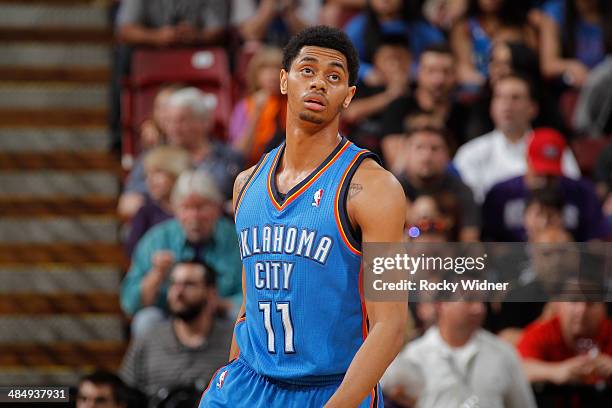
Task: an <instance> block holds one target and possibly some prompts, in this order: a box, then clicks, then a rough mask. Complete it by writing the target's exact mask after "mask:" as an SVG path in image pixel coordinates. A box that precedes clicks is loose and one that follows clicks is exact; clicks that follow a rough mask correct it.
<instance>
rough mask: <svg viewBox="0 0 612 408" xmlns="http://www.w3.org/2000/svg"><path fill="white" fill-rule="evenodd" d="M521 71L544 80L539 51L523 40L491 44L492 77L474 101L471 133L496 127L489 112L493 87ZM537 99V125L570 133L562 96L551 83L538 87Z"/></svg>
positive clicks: (536, 81)
mask: <svg viewBox="0 0 612 408" xmlns="http://www.w3.org/2000/svg"><path fill="white" fill-rule="evenodd" d="M511 74H517V75H520V76H523V77H524V78H525V79H528V80H529V81H530V83H531V84H540V83H542V78H541V74H540V63H539V61H538V54H537V53H536V51H534V50H533V49H531V48H529V47H528V46H527V45H526V44H525V43H523V42H514V41H496V42H494V43H493V47H492V48H491V60H490V62H489V79H488V81H487V86H485V87H483V88H482V89H481V91H480V93H479V94H478V96H477V97H476V99H475V101H474V102H473V103H471V105H470V116H469V119H468V124H467V125H466V127H467V131H466V133H467V134H468V135H482V134H484V133H488V132H490V131H492V130H493V129H494V127H495V126H494V124H493V121H492V120H491V117H490V114H489V107H490V106H491V98H492V89H493V87H494V86H495V84H496V83H497V81H499V80H500V79H501V78H504V77H506V76H508V75H511ZM533 90H534V99H536V100H537V102H538V112H537V115H536V117H535V118H534V120H533V123H534V125H535V126H538V127H540V126H546V127H553V128H555V129H558V130H559V131H561V132H562V133H564V134H568V133H567V132H568V130H567V129H566V127H565V122H564V120H563V118H562V117H561V114H560V112H559V108H558V105H559V103H558V100H556V99H555V98H553V96H552V94H551V92H550V90H549V89H548V87H542V86H539V87H535V89H533Z"/></svg>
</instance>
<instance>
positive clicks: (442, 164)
mask: <svg viewBox="0 0 612 408" xmlns="http://www.w3.org/2000/svg"><path fill="white" fill-rule="evenodd" d="M405 143H406V150H407V151H406V155H407V157H408V160H406V172H407V173H408V175H410V176H412V177H417V178H419V179H421V180H424V181H426V180H430V179H433V178H436V177H438V176H440V175H442V174H443V173H444V171H445V169H446V166H447V165H448V161H449V157H448V149H447V148H446V144H445V143H444V140H443V139H442V136H440V135H438V134H436V133H432V132H428V131H422V132H417V133H414V134H412V135H411V136H410V138H409V139H408V140H406V142H405Z"/></svg>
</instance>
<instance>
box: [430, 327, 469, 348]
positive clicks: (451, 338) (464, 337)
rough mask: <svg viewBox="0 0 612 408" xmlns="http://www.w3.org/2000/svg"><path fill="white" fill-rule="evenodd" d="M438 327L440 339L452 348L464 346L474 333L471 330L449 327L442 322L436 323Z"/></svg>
mask: <svg viewBox="0 0 612 408" xmlns="http://www.w3.org/2000/svg"><path fill="white" fill-rule="evenodd" d="M438 329H439V330H440V337H442V340H444V342H445V343H446V344H448V345H449V346H450V347H452V348H457V347H463V346H465V345H466V344H467V342H468V341H470V338H472V335H473V334H474V332H473V331H472V330H466V329H456V328H454V327H453V328H451V327H450V326H447V325H444V324H440V325H438Z"/></svg>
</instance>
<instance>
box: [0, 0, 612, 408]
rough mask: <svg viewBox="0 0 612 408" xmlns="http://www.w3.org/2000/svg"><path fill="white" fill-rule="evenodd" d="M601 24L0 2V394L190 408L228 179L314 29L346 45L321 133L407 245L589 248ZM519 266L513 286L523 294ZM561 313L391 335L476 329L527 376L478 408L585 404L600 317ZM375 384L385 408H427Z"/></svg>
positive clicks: (400, 13) (593, 8)
mask: <svg viewBox="0 0 612 408" xmlns="http://www.w3.org/2000/svg"><path fill="white" fill-rule="evenodd" d="M610 6H611V5H610V2H609V1H605V0H301V1H299V0H231V1H230V0H228V1H217V0H121V1H119V0H115V1H113V0H0V350H1V353H0V386H4V385H67V386H71V387H72V390H73V394H74V395H75V397H76V396H77V395H78V398H75V400H74V401H78V403H79V404H81V405H80V406H82V407H85V406H102V405H91V404H95V402H94V400H95V399H96V398H98V400H100V399H102V400H105V401H106V400H108V402H109V404H114V405H104V406H126V405H127V406H147V405H149V406H193V405H194V404H196V403H197V401H198V399H199V396H200V395H201V392H202V391H203V390H204V388H205V387H206V385H207V384H208V382H209V380H210V378H211V376H212V375H213V372H214V371H215V370H216V368H217V367H219V366H220V365H221V364H222V363H223V361H224V359H225V358H226V356H227V352H228V349H229V340H230V339H231V330H232V327H233V324H234V321H235V318H236V312H237V310H238V307H239V305H240V302H241V298H240V297H241V290H240V273H241V263H240V257H239V253H238V248H237V239H236V236H235V232H234V231H233V227H232V213H233V208H232V205H231V196H232V186H233V180H234V178H235V176H236V175H237V174H238V173H239V172H240V171H242V170H244V169H246V168H248V167H250V166H252V165H253V164H255V163H257V161H258V159H259V157H260V156H261V155H262V154H263V153H265V152H267V151H269V150H270V149H272V148H273V147H275V146H277V145H278V144H279V143H280V142H281V141H282V140H283V137H284V126H285V115H286V106H285V102H286V101H285V100H284V98H283V96H282V95H280V92H279V79H278V73H279V70H280V68H281V66H282V47H283V46H284V45H285V44H286V43H287V41H288V39H289V38H290V37H291V35H293V34H295V33H297V32H299V31H300V30H302V29H303V28H305V27H308V26H312V25H317V24H326V25H331V26H335V27H338V28H341V29H343V30H344V31H345V32H346V33H347V35H348V37H349V38H350V39H351V40H352V41H353V43H354V44H355V46H356V48H357V51H358V53H359V59H360V70H359V78H358V83H357V87H358V90H357V95H356V98H355V99H354V101H353V103H352V104H351V106H350V107H349V108H348V109H347V110H346V111H344V112H343V116H342V129H341V132H342V134H343V135H345V136H346V137H347V138H348V139H349V140H351V141H353V142H354V143H356V144H358V145H359V146H362V147H365V148H368V149H371V150H372V151H374V152H376V153H377V154H378V155H379V156H380V157H381V159H382V161H383V162H384V164H385V167H386V168H387V169H389V170H390V171H392V172H393V173H394V174H395V175H396V176H397V177H398V179H399V180H400V182H401V183H402V186H403V187H404V190H405V192H406V196H407V199H408V201H409V209H408V212H407V214H406V240H414V241H420V242H447V241H461V242H478V241H499V242H508V241H511V242H527V243H551V242H554V243H557V244H559V243H570V242H587V241H601V242H607V241H608V240H609V238H610V229H609V220H610V219H611V217H612V193H611V192H612V144H611V143H610V141H611V140H612V139H611V136H612V87H611V86H610V84H612V58H611V54H610V53H611V52H612V29H611V28H612V18H611V14H610V13H611V12H612V11H611V9H612V7H610ZM537 261H540V264H539V265H542V258H537V257H535V258H534V259H531V258H530V259H527V260H526V264H525V266H520V268H519V270H518V271H517V273H519V272H520V276H521V277H522V280H520V281H521V282H523V286H527V287H528V289H529V288H530V289H529V290H531V289H533V287H532V286H529V285H533V282H538V273H537V268H536V270H535V272H534V268H533V262H537ZM546 262H548V261H544V264H546ZM537 265H538V264H536V267H537ZM545 269H546V268H545ZM549 269H550V268H549ZM553 273H554V272H553ZM606 284H608V285H609V284H610V282H607V283H606ZM519 286H520V285H519ZM517 290H523V289H522V288H521V287H517ZM578 303H580V302H578ZM583 303H584V302H583ZM580 304H581V305H582V303H580ZM583 306H584V307H582V308H580V307H577V308H574V309H571V310H569V308H567V307H565V308H564V307H558V305H556V304H555V303H554V302H551V303H548V304H544V303H543V304H537V305H536V304H535V303H534V304H522V306H521V307H519V308H503V307H501V306H500V305H499V304H498V305H494V304H487V305H483V309H482V310H481V309H480V308H479V307H475V308H472V309H470V310H471V312H470V310H467V309H465V310H463V312H461V313H464V314H465V313H472V312H473V314H475V315H477V316H476V317H475V319H472V320H471V321H470V322H471V323H470V322H463V323H461V321H460V320H461V319H459V318H458V317H457V318H453V317H452V316H453V314H452V313H453V312H452V310H450V309H447V308H446V307H438V306H435V305H430V306H420V305H419V306H414V307H411V311H412V324H411V328H410V332H409V333H407V334H406V339H407V340H413V339H419V338H421V336H422V335H423V334H424V333H426V332H427V331H428V330H429V329H431V328H432V327H438V326H437V324H438V323H439V324H440V325H442V324H447V325H448V324H449V323H448V322H449V321H450V322H453V321H455V322H456V323H457V324H456V325H455V326H453V325H452V324H451V325H450V326H445V327H451V328H449V329H448V330H451V331H452V330H460V331H461V330H463V332H465V330H467V331H468V332H469V333H470V336H471V335H472V334H474V333H476V332H477V331H478V332H479V333H480V330H483V331H484V329H486V332H487V333H494V334H495V335H496V337H495V338H496V339H498V340H499V341H504V342H506V343H507V344H509V345H510V347H511V350H512V351H511V353H510V354H511V355H513V356H514V354H512V353H515V354H516V355H517V356H520V358H521V359H522V362H523V363H525V361H526V360H536V361H540V362H544V363H545V364H548V365H547V366H546V367H548V369H549V370H548V371H546V370H544V374H541V373H542V372H539V373H540V374H541V375H540V376H538V375H534V374H533V371H532V370H533V369H534V368H533V366H531V367H527V366H526V367H524V369H523V370H522V371H520V374H519V375H520V376H521V378H522V379H523V380H524V381H530V382H531V383H532V385H533V390H535V399H533V400H532V399H531V398H533V395H532V394H531V392H532V388H531V387H530V388H529V389H528V391H525V392H526V395H527V397H525V398H526V400H523V401H527V402H526V403H525V402H522V403H517V402H514V403H512V402H508V401H507V400H505V401H506V402H505V403H504V404H503V405H500V406H529V405H530V404H531V403H532V401H536V400H537V403H538V404H539V406H554V407H565V406H568V407H569V406H571V407H578V406H583V407H587V406H589V407H594V406H606V404H608V403H610V402H611V400H610V399H609V398H610V378H611V377H610V375H611V374H612V359H611V358H610V355H611V354H612V323H611V322H610V320H609V318H608V311H607V310H606V309H609V307H607V305H606V304H603V303H601V302H590V303H589V302H586V303H585V305H583ZM481 312H482V316H481ZM461 313H460V314H461ZM485 315H486V316H488V317H486V318H485ZM455 316H459V314H456V315H455ZM564 316H566V317H564ZM567 316H570V317H571V318H570V317H567ZM572 316H573V317H572ZM438 319H441V320H440V321H438ZM453 319H454V320H453ZM572 319H574V320H572ZM593 321H595V322H596V324H594V325H589V324H587V323H588V322H593ZM474 322H476V323H477V324H475V325H474ZM560 322H561V323H560ZM563 322H574V323H573V324H574V326H571V324H570V323H567V324H566V323H563ZM462 324H463V326H462ZM540 324H543V325H545V326H544V328H542V327H540V326H539V325H540ZM465 325H467V329H466V326H465ZM534 325H535V328H534ZM453 327H454V328H453ZM527 327H529V328H531V329H530V330H532V331H533V330H536V329H537V330H545V331H546V330H547V331H551V332H553V333H557V334H558V336H557V337H555V339H556V340H555V341H556V343H555V341H552V340H551V341H552V343H547V342H546V341H548V340H550V338H551V337H543V336H538V335H537V334H533V333H530V332H528V331H527V329H526V328H527ZM572 327H573V329H572ZM483 328H484V329H483ZM572 330H573V331H572ZM538 333H539V332H538ZM561 333H562V334H561ZM470 336H468V338H471V337H470ZM560 339H564V340H560ZM466 341H467V340H466ZM589 341H590V342H589ZM506 343H505V344H506ZM408 344H409V345H410V343H408ZM515 346H516V347H517V348H515ZM128 349H129V351H128ZM550 349H553V350H558V351H559V352H557V353H552V355H551V354H550V353H548V354H547V353H545V352H543V351H542V350H550ZM534 350H535V351H534ZM537 350H540V351H542V353H539V352H538V351H537ZM581 355H582V356H584V355H589V356H591V357H592V358H591V360H588V361H582V360H581V361H580V362H577V361H574V360H571V361H570V359H572V358H574V357H576V356H581ZM509 358H515V359H516V361H517V364H518V361H519V360H518V358H519V357H509ZM583 360H584V359H583ZM512 361H514V360H512ZM568 361H570V362H569V363H568ZM531 362H533V361H531ZM398 364H399V363H398ZM406 364H408V363H406ZM410 364H418V361H417V362H414V361H412V362H411V363H410ZM551 364H552V365H551ZM555 364H559V365H555ZM562 364H563V365H562ZM527 365H528V364H527ZM570 366H571V367H570ZM406 367H408V365H406ZM410 367H413V366H410ZM500 367H503V364H500ZM413 368H414V367H413ZM540 368H541V367H540ZM562 368H563V370H562ZM535 370H536V372H538V371H537V370H538V367H536V368H535ZM564 370H565V371H564ZM400 371H401V369H400ZM92 372H93V373H94V374H91V373H92ZM560 372H562V373H564V375H561V376H560V375H558V373H560ZM554 373H557V375H553V374H554ZM421 380H422V379H421ZM454 381H457V382H458V383H462V382H461V381H459V380H457V379H455V380H454ZM388 384H393V387H391V388H389V387H386V388H384V389H385V393H386V398H388V399H389V404H390V405H391V406H393V404H396V405H397V406H403V407H408V406H414V404H416V403H417V402H419V401H420V402H419V403H420V404H421V406H435V405H428V401H431V400H430V399H428V398H427V397H428V396H427V395H425V396H423V395H419V393H418V392H414V393H412V392H411V391H410V390H411V389H410V387H411V386H412V387H415V386H414V383H413V382H411V383H409V384H403V383H401V381H400V382H397V381H395V382H394V381H390V382H389V383H388ZM398 387H399V388H398ZM402 387H403V388H402ZM415 388H417V389H418V387H415ZM485 388H486V387H485ZM493 388H495V387H493ZM413 391H414V389H413ZM428 392H429V391H428ZM432 392H433V391H432ZM479 392H482V393H484V395H488V394H487V393H492V394H495V395H494V397H495V398H501V399H502V400H503V395H501V394H500V393H502V391H499V390H498V391H495V392H493V391H492V390H491V389H486V390H484V391H483V390H479V391H473V390H470V391H469V392H468V394H466V395H467V397H465V398H464V400H465V401H463V402H466V401H467V402H466V403H468V405H466V406H471V405H469V403H470V402H469V401H472V399H471V397H470V395H471V394H470V393H476V394H478V393H479ZM496 393H497V394H496ZM500 395H501V396H500ZM462 398H463V397H462ZM481 398H482V396H481ZM483 401H487V400H486V398H485V399H484V400H483ZM455 402H456V401H455ZM460 403H462V402H461V401H459V402H458V403H457V405H456V406H459V405H460ZM88 404H89V405H88ZM173 404H174V405H173ZM180 404H184V405H180ZM429 404H431V402H429ZM449 404H451V405H448V406H453V405H452V404H454V402H449ZM513 404H514V405H513ZM521 404H522V405H521ZM524 404H527V405H524ZM599 404H603V405H599ZM475 406H478V405H475ZM480 406H497V405H496V404H492V405H487V404H486V403H483V402H482V401H481V405H480ZM608 406H609V405H608Z"/></svg>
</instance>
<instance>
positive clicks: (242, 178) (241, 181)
mask: <svg viewBox="0 0 612 408" xmlns="http://www.w3.org/2000/svg"><path fill="white" fill-rule="evenodd" d="M254 169H255V166H253V167H251V168H250V169H247V170H245V171H243V172H241V173H240V174H238V176H237V177H236V180H235V181H234V194H233V199H232V210H233V209H235V208H236V200H237V199H238V194H240V192H241V191H242V188H243V187H244V185H245V184H246V182H247V180H248V179H249V176H250V175H251V173H252V172H253V170H254ZM245 280H246V278H245V275H244V266H243V267H242V305H240V311H239V312H238V316H237V318H236V324H237V323H238V320H240V318H241V317H242V316H244V314H245V312H246V284H245V283H246V282H245ZM239 354H240V349H239V348H238V344H237V343H236V336H235V335H232V345H231V346H230V352H229V361H232V360H234V359H235V358H237V357H238V355H239Z"/></svg>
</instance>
